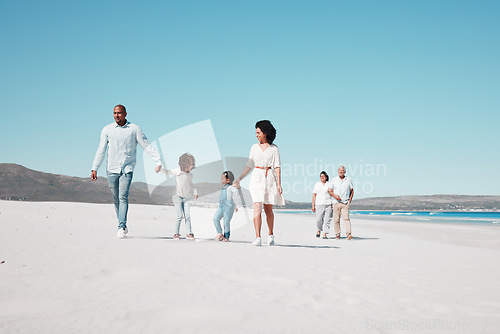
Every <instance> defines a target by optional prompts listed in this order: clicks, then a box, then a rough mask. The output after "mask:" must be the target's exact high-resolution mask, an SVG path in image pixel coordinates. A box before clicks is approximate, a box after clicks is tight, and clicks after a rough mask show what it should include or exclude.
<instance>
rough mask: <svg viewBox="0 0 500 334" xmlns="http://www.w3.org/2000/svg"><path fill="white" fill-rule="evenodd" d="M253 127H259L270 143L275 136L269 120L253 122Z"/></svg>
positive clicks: (274, 130)
mask: <svg viewBox="0 0 500 334" xmlns="http://www.w3.org/2000/svg"><path fill="white" fill-rule="evenodd" d="M255 128H256V129H257V128H259V129H260V131H262V133H264V134H265V135H266V139H267V142H268V143H269V144H272V143H273V141H274V139H275V138H276V129H275V128H274V126H273V125H272V124H271V121H268V120H262V121H258V122H257V123H255Z"/></svg>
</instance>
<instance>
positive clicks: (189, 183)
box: [162, 167, 198, 197]
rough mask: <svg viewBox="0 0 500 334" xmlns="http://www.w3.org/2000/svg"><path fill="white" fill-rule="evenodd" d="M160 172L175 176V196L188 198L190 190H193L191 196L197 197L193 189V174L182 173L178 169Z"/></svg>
mask: <svg viewBox="0 0 500 334" xmlns="http://www.w3.org/2000/svg"><path fill="white" fill-rule="evenodd" d="M162 172H163V173H165V174H169V175H175V194H176V195H177V196H180V197H189V196H190V194H191V189H193V190H194V191H193V195H195V196H196V195H198V192H197V191H196V188H194V187H193V174H191V173H186V172H184V171H182V170H181V168H180V167H177V168H174V169H172V170H167V171H165V170H164V169H162Z"/></svg>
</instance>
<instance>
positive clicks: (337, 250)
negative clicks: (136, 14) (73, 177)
mask: <svg viewBox="0 0 500 334" xmlns="http://www.w3.org/2000/svg"><path fill="white" fill-rule="evenodd" d="M211 215H212V212H211V211H210V209H201V208H196V209H193V218H196V221H193V223H194V232H195V234H196V235H197V236H198V239H197V240H196V241H189V240H180V241H175V240H172V238H171V236H172V234H173V232H174V218H175V210H174V208H173V207H161V206H147V205H132V206H131V208H130V211H129V229H130V233H129V237H128V238H127V239H125V240H117V239H115V238H114V236H115V232H116V222H115V217H114V211H113V208H112V206H111V205H99V204H82V203H48V202H44V203H35V202H9V201H0V262H3V261H4V262H3V263H1V264H0V332H1V333H499V332H500V285H499V284H498V282H500V265H499V262H498V259H499V257H500V241H499V240H500V228H496V227H495V226H492V227H486V226H466V225H461V226H454V225H448V226H445V225H432V224H425V223H407V222H406V223H405V222H384V221H375V220H373V221H372V220H359V219H353V234H354V235H355V236H356V238H355V239H354V240H351V241H347V240H345V239H341V240H340V241H337V240H318V239H316V238H315V237H314V232H315V230H314V222H313V221H312V218H311V217H308V216H302V215H290V214H277V215H276V220H277V227H276V232H275V235H276V241H277V243H278V245H277V246H274V247H268V246H262V247H255V246H253V245H252V244H251V242H252V241H253V239H254V234H253V227H252V225H251V224H250V223H248V222H247V218H246V217H245V213H244V212H242V213H241V215H240V216H239V217H238V218H236V220H235V225H234V228H233V230H232V242H230V243H221V242H216V241H212V240H207V239H202V238H209V237H211V236H212V235H213V234H215V230H214V229H213V226H212V223H211ZM264 231H266V228H264ZM182 232H184V231H182ZM264 241H266V238H264Z"/></svg>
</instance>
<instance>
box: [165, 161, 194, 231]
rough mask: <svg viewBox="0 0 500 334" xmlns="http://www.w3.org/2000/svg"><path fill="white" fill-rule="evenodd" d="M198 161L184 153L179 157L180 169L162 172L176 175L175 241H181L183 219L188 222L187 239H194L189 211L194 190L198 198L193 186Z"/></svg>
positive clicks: (174, 198) (174, 196) (174, 200)
mask: <svg viewBox="0 0 500 334" xmlns="http://www.w3.org/2000/svg"><path fill="white" fill-rule="evenodd" d="M195 164H196V161H195V159H194V157H193V156H192V155H191V154H189V153H184V154H183V155H181V156H180V157H179V167H178V168H175V169H172V170H162V173H164V174H168V175H175V194H174V195H173V196H172V201H173V202H174V206H175V210H176V211H177V221H176V226H175V234H174V239H175V240H179V239H180V237H181V235H180V234H179V232H180V227H181V221H182V218H184V220H185V222H186V229H187V235H186V239H191V240H193V239H194V234H193V231H192V230H191V213H190V211H189V202H188V200H189V196H190V195H191V190H193V195H194V199H197V198H198V192H197V190H196V188H194V186H193V174H191V171H192V170H193V169H194V167H195Z"/></svg>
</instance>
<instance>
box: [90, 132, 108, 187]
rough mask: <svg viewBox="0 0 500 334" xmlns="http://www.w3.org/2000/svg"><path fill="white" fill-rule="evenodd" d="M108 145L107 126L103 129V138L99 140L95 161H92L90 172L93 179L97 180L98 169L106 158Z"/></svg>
mask: <svg viewBox="0 0 500 334" xmlns="http://www.w3.org/2000/svg"><path fill="white" fill-rule="evenodd" d="M107 147H108V133H107V132H106V128H104V129H102V131H101V140H100V142H99V147H98V148H97V152H96V153H95V157H94V162H93V163H92V172H91V174H90V178H91V179H92V181H96V180H97V170H98V169H99V167H100V166H101V164H102V161H103V160H104V155H105V154H106V149H107Z"/></svg>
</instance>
